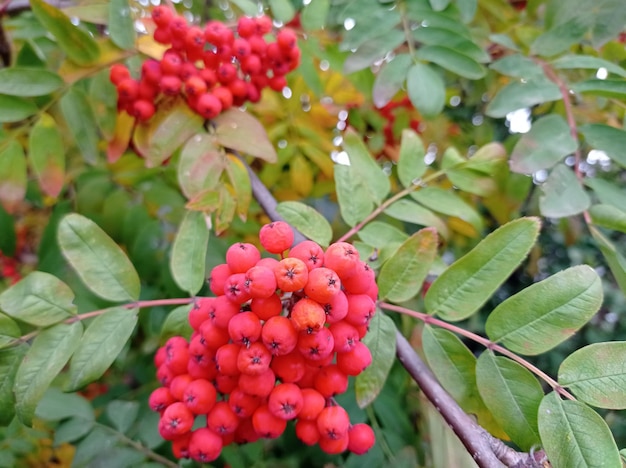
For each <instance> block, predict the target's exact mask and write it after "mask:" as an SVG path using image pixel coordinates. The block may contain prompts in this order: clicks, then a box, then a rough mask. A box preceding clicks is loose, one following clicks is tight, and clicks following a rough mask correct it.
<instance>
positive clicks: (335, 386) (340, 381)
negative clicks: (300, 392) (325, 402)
mask: <svg viewBox="0 0 626 468" xmlns="http://www.w3.org/2000/svg"><path fill="white" fill-rule="evenodd" d="M314 385H315V389H316V390H317V391H319V392H320V393H321V394H322V395H323V396H324V397H326V398H330V397H332V396H335V395H339V394H341V393H344V392H345V391H346V390H347V389H348V376H347V375H346V374H344V373H343V372H342V371H341V370H340V369H339V368H338V367H337V365H336V364H331V365H329V366H326V367H323V368H322V369H320V371H319V372H318V373H317V375H316V376H315V382H314Z"/></svg>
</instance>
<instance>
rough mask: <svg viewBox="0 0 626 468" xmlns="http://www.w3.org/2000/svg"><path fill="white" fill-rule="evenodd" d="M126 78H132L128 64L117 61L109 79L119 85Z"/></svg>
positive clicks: (112, 67)
mask: <svg viewBox="0 0 626 468" xmlns="http://www.w3.org/2000/svg"><path fill="white" fill-rule="evenodd" d="M126 78H130V71H128V68H127V67H126V65H122V64H121V63H116V64H114V65H112V66H111V70H110V72H109V79H110V80H111V83H113V84H114V85H115V86H118V85H119V84H120V83H121V82H122V80H125V79H126Z"/></svg>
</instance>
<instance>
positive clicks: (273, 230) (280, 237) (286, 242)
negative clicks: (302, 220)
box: [259, 221, 294, 254]
mask: <svg viewBox="0 0 626 468" xmlns="http://www.w3.org/2000/svg"><path fill="white" fill-rule="evenodd" d="M293 239H294V234H293V230H292V229H291V226H289V224H287V223H286V222H284V221H275V222H273V223H269V224H266V225H264V226H263V227H262V228H261V230H260V231H259V240H260V241H261V245H262V246H263V248H264V249H265V250H267V251H268V252H270V253H274V254H280V253H282V252H284V251H285V250H287V249H288V248H289V247H291V244H293Z"/></svg>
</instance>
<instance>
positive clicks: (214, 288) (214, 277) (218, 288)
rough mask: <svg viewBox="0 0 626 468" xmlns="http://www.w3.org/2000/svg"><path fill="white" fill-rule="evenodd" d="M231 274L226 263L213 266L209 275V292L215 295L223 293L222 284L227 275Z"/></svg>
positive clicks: (223, 284) (224, 283)
mask: <svg viewBox="0 0 626 468" xmlns="http://www.w3.org/2000/svg"><path fill="white" fill-rule="evenodd" d="M232 274H233V272H232V271H230V268H229V267H228V265H227V264H226V263H221V264H219V265H216V266H214V267H213V269H212V270H211V274H210V275H209V288H210V289H211V292H212V293H213V294H215V295H216V296H221V295H222V294H224V286H225V285H226V281H227V280H228V277H229V276H230V275H232Z"/></svg>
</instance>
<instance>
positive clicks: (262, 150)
mask: <svg viewBox="0 0 626 468" xmlns="http://www.w3.org/2000/svg"><path fill="white" fill-rule="evenodd" d="M213 123H214V124H215V141H216V142H217V143H218V144H220V145H222V146H225V147H226V148H230V149H234V150H236V151H241V152H242V153H244V154H247V155H249V156H254V157H255V158H260V159H262V160H264V161H267V162H269V163H275V162H276V160H277V158H278V156H277V155H276V150H275V149H274V145H272V142H271V141H270V140H269V138H268V136H267V132H266V131H265V128H264V127H263V125H262V124H261V122H259V121H258V120H257V118H256V117H254V116H253V115H252V114H250V113H249V112H245V111H242V110H240V109H234V108H233V109H229V110H227V111H226V112H222V113H221V114H220V115H219V116H217V117H216V118H215V119H213Z"/></svg>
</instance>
